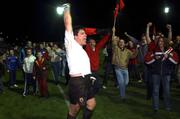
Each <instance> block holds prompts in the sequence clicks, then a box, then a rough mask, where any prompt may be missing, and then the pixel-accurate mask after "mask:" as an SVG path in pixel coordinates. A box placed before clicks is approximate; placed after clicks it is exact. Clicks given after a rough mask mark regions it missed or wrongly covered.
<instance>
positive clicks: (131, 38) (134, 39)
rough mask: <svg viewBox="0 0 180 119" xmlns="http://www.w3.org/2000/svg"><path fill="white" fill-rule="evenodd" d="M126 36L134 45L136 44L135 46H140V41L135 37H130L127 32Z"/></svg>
mask: <svg viewBox="0 0 180 119" xmlns="http://www.w3.org/2000/svg"><path fill="white" fill-rule="evenodd" d="M124 34H125V35H126V36H127V37H128V38H129V39H130V40H131V41H132V42H133V43H135V44H138V43H139V41H138V40H137V39H136V38H135V37H133V36H131V35H129V34H128V33H127V32H125V33H124Z"/></svg>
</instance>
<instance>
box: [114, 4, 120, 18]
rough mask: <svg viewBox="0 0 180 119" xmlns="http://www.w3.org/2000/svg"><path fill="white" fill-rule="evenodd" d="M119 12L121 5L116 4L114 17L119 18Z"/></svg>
mask: <svg viewBox="0 0 180 119" xmlns="http://www.w3.org/2000/svg"><path fill="white" fill-rule="evenodd" d="M118 11H119V4H116V8H115V11H114V17H117V15H118Z"/></svg>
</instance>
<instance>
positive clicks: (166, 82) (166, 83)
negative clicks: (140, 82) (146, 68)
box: [152, 74, 171, 110]
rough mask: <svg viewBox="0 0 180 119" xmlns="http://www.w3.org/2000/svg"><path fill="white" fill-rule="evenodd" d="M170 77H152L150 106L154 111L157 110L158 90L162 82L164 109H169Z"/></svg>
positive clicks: (154, 75)
mask: <svg viewBox="0 0 180 119" xmlns="http://www.w3.org/2000/svg"><path fill="white" fill-rule="evenodd" d="M170 79H171V76H170V75H156V74H153V75H152V80H153V95H152V105H153V109H154V110H158V109H159V88H160V83H161V81H162V88H163V97H164V104H165V108H166V109H167V110H169V109H170V108H171V104H170Z"/></svg>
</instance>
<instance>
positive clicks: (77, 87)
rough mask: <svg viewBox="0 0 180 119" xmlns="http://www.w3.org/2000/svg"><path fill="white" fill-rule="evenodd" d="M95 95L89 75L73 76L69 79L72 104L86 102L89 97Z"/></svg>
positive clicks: (83, 103)
mask: <svg viewBox="0 0 180 119" xmlns="http://www.w3.org/2000/svg"><path fill="white" fill-rule="evenodd" d="M94 96H95V93H94V91H93V86H92V83H91V80H90V78H89V76H86V77H71V78H70V81H69V101H70V103H71V104H77V103H79V104H80V105H81V106H83V105H85V104H86V101H87V100H88V99H91V98H93V97H94Z"/></svg>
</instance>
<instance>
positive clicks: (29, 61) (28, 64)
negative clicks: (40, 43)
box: [23, 55, 36, 73]
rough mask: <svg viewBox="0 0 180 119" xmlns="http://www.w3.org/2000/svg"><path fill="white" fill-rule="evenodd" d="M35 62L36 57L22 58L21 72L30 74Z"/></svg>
mask: <svg viewBox="0 0 180 119" xmlns="http://www.w3.org/2000/svg"><path fill="white" fill-rule="evenodd" d="M35 60H36V57H35V56H33V55H31V56H29V57H25V58H24V63H23V70H24V72H25V73H32V72H33V67H34V61H35Z"/></svg>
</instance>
